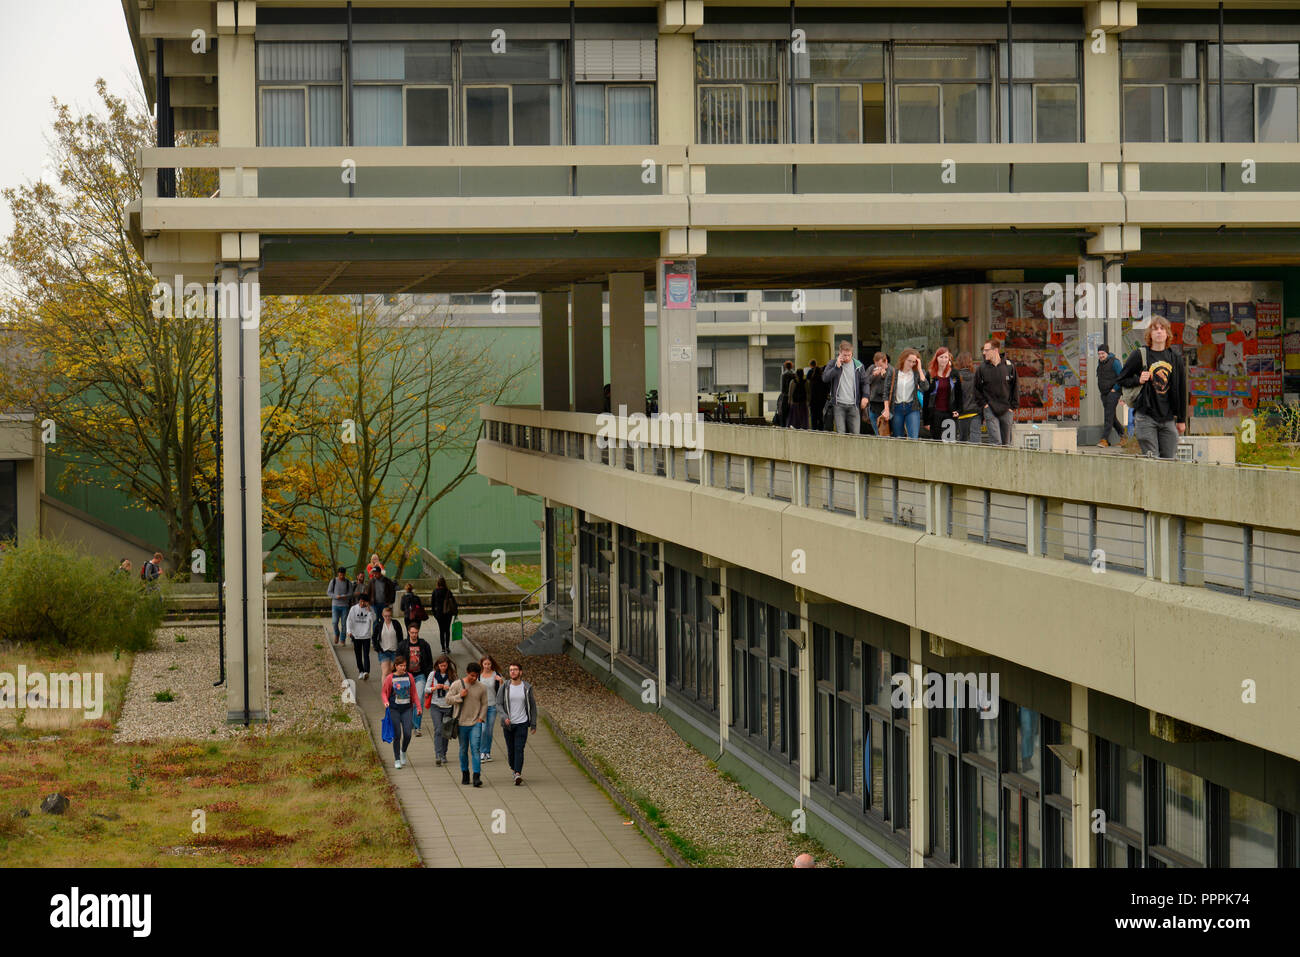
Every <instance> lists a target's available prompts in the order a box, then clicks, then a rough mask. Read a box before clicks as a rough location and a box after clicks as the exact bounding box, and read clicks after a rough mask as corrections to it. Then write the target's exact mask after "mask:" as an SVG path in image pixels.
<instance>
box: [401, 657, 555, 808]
mask: <svg viewBox="0 0 1300 957" xmlns="http://www.w3.org/2000/svg"><path fill="white" fill-rule="evenodd" d="M380 698H381V700H382V701H383V703H384V707H385V708H386V709H387V714H388V719H389V721H390V722H391V725H392V735H393V767H394V768H397V769H400V768H402V767H403V766H404V765H406V764H408V763H409V760H408V758H407V756H406V752H407V749H408V748H409V747H410V745H411V738H412V737H419V736H420V735H421V733H422V731H421V728H420V725H421V721H422V718H423V717H424V714H425V713H426V712H428V713H429V716H430V719H431V720H432V721H433V750H434V765H435V766H441V765H442V764H444V763H445V762H446V761H447V743H448V741H449V740H450V739H451V738H452V737H455V738H456V740H457V744H458V747H459V752H460V783H461V784H465V785H469V784H472V785H473V786H474V787H476V788H477V787H482V786H483V778H482V767H483V763H484V762H487V761H491V760H492V730H493V723H494V722H495V720H496V718H497V716H498V715H499V716H500V718H501V735H502V737H503V738H505V742H506V759H507V761H508V762H509V764H510V770H511V772H512V773H513V774H514V782H515V785H516V786H518V785H521V784H523V771H524V747H525V746H526V745H527V743H528V735H530V734H533V733H535V732H536V731H537V698H536V696H535V694H534V692H533V686H532V685H531V684H529V683H528V682H527V681H525V680H524V679H523V666H522V665H520V664H519V663H518V662H511V663H510V666H509V677H508V678H505V679H503V678H502V676H501V675H500V673H499V672H498V669H497V663H496V660H495V659H494V658H493V657H492V656H491V655H484V656H483V657H482V658H481V659H480V660H479V661H472V662H470V663H469V665H468V666H467V667H466V668H465V676H464V677H463V678H460V677H457V675H456V665H455V663H454V662H453V661H452V660H451V656H450V655H447V654H442V655H439V656H438V657H437V658H432V656H431V655H430V653H429V646H428V643H427V642H424V641H423V640H421V639H420V638H419V637H418V632H416V636H415V637H414V638H412V639H409V640H407V641H405V642H403V643H402V645H401V646H399V649H398V651H397V653H396V655H394V657H393V660H392V667H391V670H388V668H387V667H386V668H385V671H384V681H383V686H382V688H381V690H380ZM471 768H472V770H473V778H472V779H471V777H470V774H471Z"/></svg>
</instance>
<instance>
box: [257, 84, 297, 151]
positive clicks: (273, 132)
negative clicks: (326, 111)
mask: <svg viewBox="0 0 1300 957" xmlns="http://www.w3.org/2000/svg"><path fill="white" fill-rule="evenodd" d="M306 130H307V112H306V105H305V104H304V102H303V93H302V90H263V91H262V145H263V146H304V145H306V142H307V133H306Z"/></svg>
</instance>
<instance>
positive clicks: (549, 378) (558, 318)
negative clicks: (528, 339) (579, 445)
mask: <svg viewBox="0 0 1300 957" xmlns="http://www.w3.org/2000/svg"><path fill="white" fill-rule="evenodd" d="M540 298H541V305H542V319H541V326H542V357H541V358H542V362H541V373H542V408H543V409H544V410H546V411H547V412H568V411H569V294H568V293H567V292H544V293H542V294H541V297H540Z"/></svg>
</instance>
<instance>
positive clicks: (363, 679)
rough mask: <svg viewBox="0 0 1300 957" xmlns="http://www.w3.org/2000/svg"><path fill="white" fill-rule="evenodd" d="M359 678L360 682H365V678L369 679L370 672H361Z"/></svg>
mask: <svg viewBox="0 0 1300 957" xmlns="http://www.w3.org/2000/svg"><path fill="white" fill-rule="evenodd" d="M360 677H361V680H362V681H365V680H366V679H367V678H369V677H370V672H369V671H363V672H361V676H360Z"/></svg>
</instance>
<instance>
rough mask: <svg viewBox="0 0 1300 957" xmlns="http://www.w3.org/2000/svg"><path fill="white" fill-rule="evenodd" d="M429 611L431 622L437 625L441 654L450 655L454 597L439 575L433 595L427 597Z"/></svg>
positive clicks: (455, 610)
mask: <svg viewBox="0 0 1300 957" xmlns="http://www.w3.org/2000/svg"><path fill="white" fill-rule="evenodd" d="M429 610H430V611H432V612H433V620H434V621H436V622H437V623H438V641H439V642H440V643H441V644H442V653H443V654H444V655H449V654H451V620H452V618H454V617H455V615H456V612H457V610H458V609H457V607H456V596H455V595H453V594H452V593H451V589H449V588H448V587H447V579H445V578H443V577H442V576H441V575H439V576H438V580H437V581H436V582H435V583H434V586H433V594H431V595H430V596H429Z"/></svg>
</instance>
